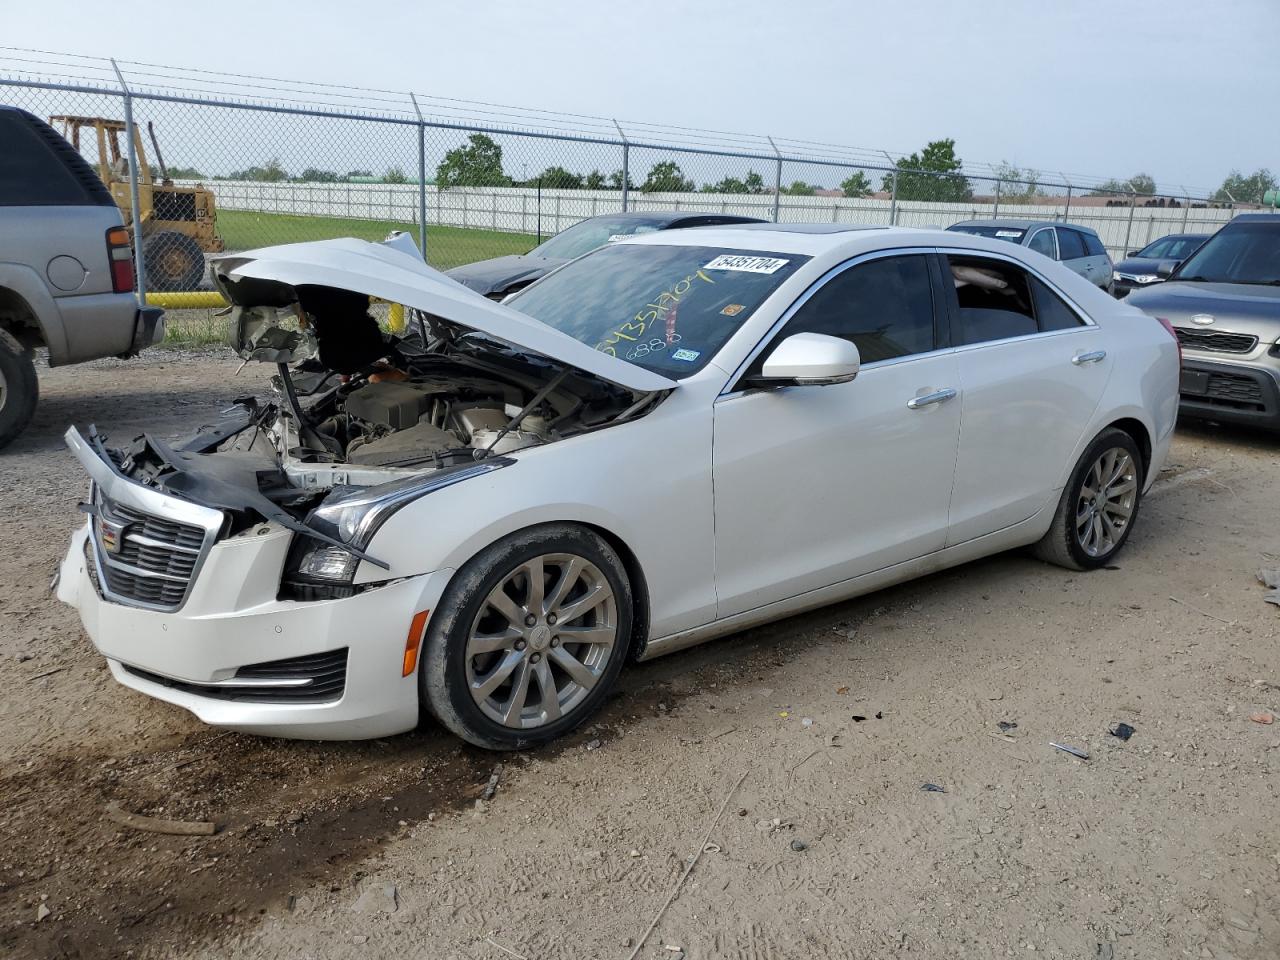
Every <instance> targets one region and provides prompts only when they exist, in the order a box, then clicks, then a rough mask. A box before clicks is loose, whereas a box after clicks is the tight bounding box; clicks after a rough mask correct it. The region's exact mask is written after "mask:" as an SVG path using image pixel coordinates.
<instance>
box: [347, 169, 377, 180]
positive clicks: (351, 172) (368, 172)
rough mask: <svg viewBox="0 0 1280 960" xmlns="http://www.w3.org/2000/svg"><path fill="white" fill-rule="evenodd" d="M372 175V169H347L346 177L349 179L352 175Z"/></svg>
mask: <svg viewBox="0 0 1280 960" xmlns="http://www.w3.org/2000/svg"><path fill="white" fill-rule="evenodd" d="M372 176H373V171H372V170H348V171H347V176H346V179H348V180H350V179H351V178H352V177H372Z"/></svg>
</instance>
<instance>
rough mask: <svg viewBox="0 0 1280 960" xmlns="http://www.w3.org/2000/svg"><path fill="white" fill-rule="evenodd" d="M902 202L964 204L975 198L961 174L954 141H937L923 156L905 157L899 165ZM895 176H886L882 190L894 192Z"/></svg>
mask: <svg viewBox="0 0 1280 960" xmlns="http://www.w3.org/2000/svg"><path fill="white" fill-rule="evenodd" d="M895 166H897V168H898V171H897V174H896V176H897V180H898V186H897V190H898V199H899V200H940V201H943V202H947V203H962V202H964V201H967V200H971V199H972V198H973V188H972V187H970V185H969V180H968V178H967V177H965V175H964V174H963V173H961V172H960V171H961V170H962V169H963V167H964V164H963V163H961V161H960V158H959V157H957V156H956V142H955V141H954V140H934V141H932V142H931V143H928V144H926V145H925V148H924V150H922V151H921V152H920V153H913V154H911V156H909V157H902V158H901V159H899V160H898V162H897V164H895ZM894 176H895V174H886V175H885V178H884V182H883V183H882V184H881V187H880V189H882V190H886V191H889V190H893V181H894Z"/></svg>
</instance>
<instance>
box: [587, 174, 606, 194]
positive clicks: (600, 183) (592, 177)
mask: <svg viewBox="0 0 1280 960" xmlns="http://www.w3.org/2000/svg"><path fill="white" fill-rule="evenodd" d="M582 186H583V187H584V188H586V189H587V190H603V189H604V188H605V187H606V186H608V181H606V180H605V178H604V174H603V173H601V172H600V171H599V170H592V171H591V172H590V173H588V174H587V175H586V176H585V177H583V179H582Z"/></svg>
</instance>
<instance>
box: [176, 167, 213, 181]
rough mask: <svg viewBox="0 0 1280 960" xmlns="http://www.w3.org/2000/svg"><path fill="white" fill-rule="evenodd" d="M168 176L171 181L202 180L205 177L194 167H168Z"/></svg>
mask: <svg viewBox="0 0 1280 960" xmlns="http://www.w3.org/2000/svg"><path fill="white" fill-rule="evenodd" d="M169 176H170V178H171V179H173V180H203V179H205V175H204V174H203V173H201V172H200V171H199V170H197V169H196V168H195V167H170V168H169Z"/></svg>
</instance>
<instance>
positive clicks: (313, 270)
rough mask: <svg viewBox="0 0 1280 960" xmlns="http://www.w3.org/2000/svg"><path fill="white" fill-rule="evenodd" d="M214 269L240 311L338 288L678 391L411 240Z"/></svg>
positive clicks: (316, 244) (276, 250)
mask: <svg viewBox="0 0 1280 960" xmlns="http://www.w3.org/2000/svg"><path fill="white" fill-rule="evenodd" d="M213 269H214V273H215V274H216V276H217V280H218V285H219V287H220V288H221V289H222V290H223V292H224V293H225V294H226V295H227V297H228V298H229V299H230V300H231V302H232V303H235V304H237V305H239V306H245V307H251V306H261V305H267V304H270V305H277V306H282V305H284V304H286V303H288V302H291V301H292V300H293V299H294V296H293V295H292V292H291V291H290V290H288V289H284V288H292V287H299V286H307V285H315V286H324V287H337V288H340V289H343V290H350V291H352V292H355V293H361V294H366V295H368V296H371V297H378V298H379V299H382V300H386V301H389V302H390V303H399V304H403V305H404V306H406V307H410V308H412V309H415V310H422V311H424V312H426V313H430V314H434V315H435V316H438V317H443V318H444V319H446V320H449V321H451V322H453V323H456V324H459V325H461V326H464V327H469V328H470V329H472V330H478V331H480V332H481V333H485V334H488V335H489V336H491V337H497V338H498V339H499V340H504V341H506V342H507V343H510V344H512V345H513V346H515V347H518V348H520V349H523V350H530V351H533V352H534V353H539V354H542V355H543V356H545V357H549V358H551V359H553V360H557V361H559V362H561V363H564V364H567V365H569V366H571V367H576V368H577V369H579V370H583V371H585V372H587V373H590V374H593V375H594V376H597V377H600V378H601V379H602V380H607V381H609V382H610V383H614V384H617V385H618V386H621V387H625V388H626V389H628V390H635V391H639V392H646V393H647V392H652V391H656V390H670V389H672V388H674V387H675V386H676V382H675V381H674V380H669V379H667V378H666V377H663V376H660V375H659V374H656V373H651V372H650V371H648V370H645V369H643V368H642V367H638V366H635V365H634V364H630V363H627V362H626V361H625V360H619V359H618V358H617V357H611V356H609V355H608V354H606V353H601V352H600V351H599V350H595V349H592V348H591V347H589V346H587V345H586V344H585V343H580V342H579V341H577V340H575V339H573V337H570V336H568V335H567V334H564V333H561V332H560V331H559V330H554V329H552V328H551V327H548V326H547V325H546V324H544V323H541V322H539V321H538V320H535V319H534V318H533V317H530V316H527V315H526V314H523V313H520V312H519V311H518V310H513V309H512V308H510V307H504V306H503V305H502V304H500V303H494V302H493V301H492V300H489V299H487V298H486V297H484V296H481V295H480V294H478V293H475V292H474V291H472V290H469V289H467V288H466V287H464V286H463V285H462V284H460V283H458V282H456V281H454V280H451V279H450V278H449V277H446V276H445V275H444V274H443V273H440V272H439V271H438V270H433V269H432V268H431V267H429V266H427V265H426V264H425V263H423V261H422V257H421V255H420V254H419V253H418V251H417V247H416V246H415V245H414V244H413V241H412V240H411V239H410V238H409V237H408V236H407V235H405V234H400V235H398V236H396V237H395V238H393V239H392V240H389V241H388V242H386V243H370V242H368V241H367V240H355V239H352V238H342V239H338V240H314V241H310V242H307V243H287V244H281V245H280V246H275V247H262V248H261V249H258V250H248V251H245V252H243V253H235V254H229V255H226V256H222V257H218V258H216V259H214V261H213ZM242 281H251V282H249V283H243V282H242ZM277 285H279V286H277Z"/></svg>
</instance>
